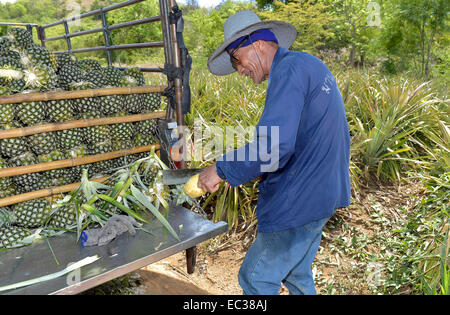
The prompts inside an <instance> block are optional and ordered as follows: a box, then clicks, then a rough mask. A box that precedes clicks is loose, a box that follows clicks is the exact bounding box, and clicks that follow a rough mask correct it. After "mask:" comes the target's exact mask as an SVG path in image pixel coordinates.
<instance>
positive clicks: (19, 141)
mask: <svg viewBox="0 0 450 315" xmlns="http://www.w3.org/2000/svg"><path fill="white" fill-rule="evenodd" d="M21 127H22V126H21V125H19V124H18V123H17V122H11V123H6V124H5V123H3V124H0V130H6V129H15V128H21ZM26 151H28V142H27V141H26V139H25V138H24V137H21V138H8V139H0V152H1V153H2V155H4V156H5V157H14V156H17V155H19V154H21V153H24V152H26Z"/></svg>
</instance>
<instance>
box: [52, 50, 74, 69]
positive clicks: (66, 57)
mask: <svg viewBox="0 0 450 315" xmlns="http://www.w3.org/2000/svg"><path fill="white" fill-rule="evenodd" d="M56 63H57V66H58V74H59V71H60V70H61V69H62V68H63V67H64V66H65V65H67V64H71V65H75V64H76V63H77V58H76V57H75V55H74V54H72V53H69V52H63V53H61V54H58V55H56Z"/></svg>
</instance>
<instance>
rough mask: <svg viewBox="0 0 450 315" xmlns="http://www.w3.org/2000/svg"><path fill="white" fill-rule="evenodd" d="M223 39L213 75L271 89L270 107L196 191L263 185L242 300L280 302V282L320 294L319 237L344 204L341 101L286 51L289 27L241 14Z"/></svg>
mask: <svg viewBox="0 0 450 315" xmlns="http://www.w3.org/2000/svg"><path fill="white" fill-rule="evenodd" d="M224 32H225V42H224V43H223V44H222V45H221V46H220V47H219V48H218V49H217V50H216V51H215V52H214V53H213V54H212V55H211V57H210V59H209V61H208V67H209V69H210V71H211V72H212V73H213V74H216V75H227V74H230V73H232V72H234V71H237V72H238V73H239V74H240V75H246V76H249V77H250V78H251V79H252V80H253V81H254V82H255V83H256V84H259V83H261V82H263V81H264V80H269V84H268V89H267V96H266V102H265V106H264V111H263V113H262V115H261V118H260V120H259V122H258V125H257V127H256V130H255V138H254V139H253V141H252V142H251V143H249V144H247V145H246V146H243V147H241V148H239V149H238V150H236V151H231V152H228V153H227V154H226V155H225V156H223V157H222V158H221V159H220V160H219V161H218V162H217V163H215V164H214V165H212V166H210V167H208V168H207V169H206V170H205V171H204V172H203V173H202V174H200V178H199V183H198V186H199V187H200V188H202V189H203V190H204V191H208V192H214V191H216V190H217V189H218V187H219V185H220V182H221V181H222V180H227V181H228V183H229V184H230V185H231V186H238V185H241V184H244V183H246V182H248V181H251V180H254V179H256V178H258V177H259V178H260V183H259V196H258V203H257V219H258V235H257V237H256V239H255V242H254V243H253V244H252V246H251V247H250V249H249V250H248V252H247V254H246V256H245V259H244V261H243V263H242V266H241V268H240V271H239V283H240V285H241V287H242V289H243V292H244V294H277V293H278V292H279V289H280V287H281V283H283V284H284V285H285V286H286V287H287V288H288V289H289V292H290V293H291V294H316V290H315V286H314V279H313V275H312V272H311V265H312V263H313V260H314V258H315V256H316V253H317V250H318V247H319V244H320V241H321V234H322V229H323V227H324V225H325V223H326V222H327V221H328V219H329V218H330V217H331V216H332V215H333V213H334V212H335V209H337V208H340V207H345V206H348V205H349V203H350V178H349V160H350V153H349V151H350V135H349V129H348V124H347V119H346V115H345V108H344V102H343V100H342V96H341V94H340V92H339V88H338V86H337V84H336V81H335V79H334V77H333V75H332V74H331V72H330V71H329V70H328V68H327V67H326V66H325V65H324V64H323V63H322V62H321V61H320V60H319V59H317V58H315V57H313V56H312V55H310V54H307V53H304V52H293V51H289V50H288V49H289V47H290V46H291V45H292V43H293V42H294V40H295V38H296V36H297V33H296V30H295V28H294V27H293V26H292V25H290V24H287V23H283V22H280V21H264V22H262V21H261V20H260V19H259V18H258V17H257V15H256V14H255V13H254V12H252V11H241V12H238V13H236V14H235V15H233V16H231V17H229V18H228V20H227V21H226V22H225V25H224ZM255 156H256V158H255ZM274 156H275V157H276V158H273V157H274ZM239 157H240V158H239ZM242 157H245V159H243V158H242ZM251 157H253V158H251ZM269 160H270V161H269Z"/></svg>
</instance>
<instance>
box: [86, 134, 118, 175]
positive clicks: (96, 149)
mask: <svg viewBox="0 0 450 315" xmlns="http://www.w3.org/2000/svg"><path fill="white" fill-rule="evenodd" d="M112 151H114V148H113V146H112V144H111V142H110V141H104V142H99V143H95V144H92V145H90V146H89V154H91V155H95V154H103V153H107V152H112ZM114 167H117V166H116V165H115V163H114V161H113V160H106V161H100V162H95V163H92V164H91V165H90V171H91V174H93V175H96V174H104V173H107V172H108V170H110V169H112V168H114Z"/></svg>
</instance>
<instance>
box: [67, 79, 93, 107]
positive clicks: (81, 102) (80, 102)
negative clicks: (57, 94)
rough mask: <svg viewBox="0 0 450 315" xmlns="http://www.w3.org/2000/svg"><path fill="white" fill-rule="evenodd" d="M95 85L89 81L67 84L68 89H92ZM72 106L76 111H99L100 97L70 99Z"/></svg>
mask: <svg viewBox="0 0 450 315" xmlns="http://www.w3.org/2000/svg"><path fill="white" fill-rule="evenodd" d="M93 88H95V86H94V85H93V84H92V83H91V82H89V81H85V80H83V81H80V82H75V83H72V84H70V85H69V90H70V91H80V90H89V89H93ZM72 106H73V109H74V111H75V112H76V113H78V114H81V113H87V112H90V111H96V112H100V99H99V98H98V97H85V98H76V99H72Z"/></svg>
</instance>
